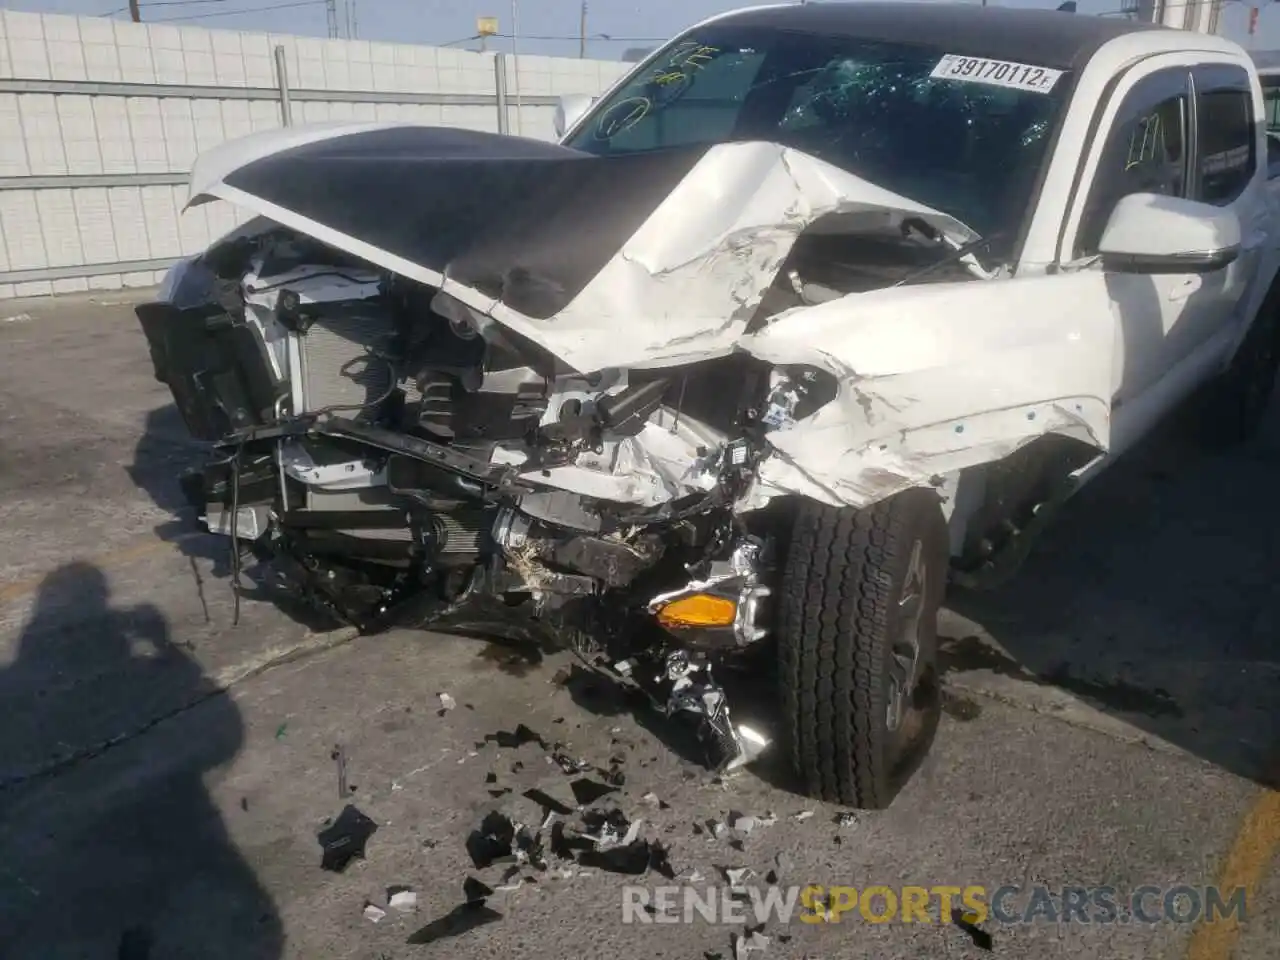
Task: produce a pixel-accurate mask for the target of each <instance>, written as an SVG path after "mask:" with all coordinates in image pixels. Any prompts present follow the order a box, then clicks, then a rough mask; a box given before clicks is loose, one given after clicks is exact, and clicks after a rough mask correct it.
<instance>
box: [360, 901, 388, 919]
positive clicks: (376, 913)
mask: <svg viewBox="0 0 1280 960" xmlns="http://www.w3.org/2000/svg"><path fill="white" fill-rule="evenodd" d="M386 915H387V911H385V910H383V909H382V908H381V907H380V906H378V905H377V904H376V903H366V904H365V905H364V918H365V919H366V920H370V921H372V922H373V923H377V922H378V921H379V920H381V919H382V918H383V917H385V916H386Z"/></svg>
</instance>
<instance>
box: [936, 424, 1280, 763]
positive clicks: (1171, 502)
mask: <svg viewBox="0 0 1280 960" xmlns="http://www.w3.org/2000/svg"><path fill="white" fill-rule="evenodd" d="M1278 425H1280V424H1278V422H1277V419H1276V418H1275V417H1274V416H1273V417H1272V418H1271V420H1270V421H1269V423H1268V424H1267V425H1266V427H1265V428H1264V431H1263V433H1262V435H1261V436H1260V437H1259V438H1258V439H1257V440H1255V441H1254V442H1252V443H1250V444H1249V445H1247V446H1244V447H1241V448H1238V449H1236V450H1233V451H1230V452H1224V453H1213V452H1209V451H1206V450H1205V449H1203V448H1202V447H1199V446H1197V445H1196V444H1194V443H1193V442H1191V441H1189V440H1187V439H1186V438H1185V434H1183V435H1180V434H1179V433H1178V431H1177V429H1176V426H1177V425H1176V424H1171V425H1170V427H1169V428H1167V429H1165V430H1163V431H1161V435H1160V436H1157V437H1153V438H1152V439H1151V441H1150V442H1148V443H1147V444H1145V445H1144V446H1143V447H1142V448H1140V449H1137V450H1134V451H1133V452H1132V453H1131V454H1130V455H1128V456H1126V457H1125V458H1123V459H1122V460H1120V461H1118V462H1117V464H1116V465H1115V467H1113V468H1112V469H1111V470H1110V471H1109V472H1108V473H1107V474H1106V475H1104V476H1102V477H1100V478H1099V479H1098V480H1097V481H1096V482H1095V483H1094V484H1091V485H1090V486H1089V487H1087V488H1086V489H1085V490H1083V491H1082V492H1081V493H1080V495H1079V496H1078V498H1076V499H1075V500H1074V501H1073V502H1071V503H1069V504H1067V506H1066V507H1065V508H1064V511H1063V514H1062V516H1061V517H1060V518H1059V520H1058V522H1057V523H1056V525H1055V526H1054V527H1052V528H1051V529H1049V530H1048V531H1047V533H1046V535H1045V537H1044V539H1043V540H1042V541H1041V542H1039V543H1038V544H1036V546H1035V548H1034V550H1033V552H1032V554H1031V556H1030V557H1029V558H1028V560H1027V563H1026V565H1025V566H1024V567H1023V569H1022V570H1021V571H1020V572H1019V573H1018V575H1017V577H1016V578H1015V579H1014V580H1013V581H1012V582H1010V583H1009V584H1007V585H1006V586H1004V587H1002V588H1000V589H998V590H995V591H992V592H988V593H981V594H969V593H964V592H960V591H954V592H953V594H952V595H951V596H949V597H948V601H947V607H948V608H949V609H950V610H951V611H954V612H955V613H958V614H960V616H961V617H963V618H964V619H966V620H968V621H970V622H971V624H974V625H976V626H978V627H980V628H981V629H982V630H983V631H985V633H986V634H987V635H989V637H990V638H991V639H993V640H994V641H995V642H996V643H997V644H998V645H999V646H1000V647H1002V648H1003V651H1004V652H1001V651H1000V650H996V649H994V648H993V647H992V646H991V645H990V644H989V643H987V642H985V641H984V639H982V638H980V637H979V635H978V633H977V632H976V631H973V630H972V629H970V628H969V627H968V626H966V625H963V624H956V623H954V621H953V620H951V621H950V622H949V618H948V617H947V616H945V615H944V617H943V618H942V621H941V623H940V627H939V639H940V641H941V642H942V644H943V647H942V650H943V658H944V669H947V670H948V671H949V675H950V678H951V679H957V678H962V677H964V676H965V675H966V674H969V678H970V679H972V680H973V681H974V683H975V684H976V685H977V686H978V687H979V688H982V687H984V686H990V687H991V688H992V689H996V687H997V686H998V685H999V684H1000V683H1001V682H1002V681H1003V682H1005V683H1006V689H1016V687H1008V686H1007V684H1009V683H1015V684H1016V683H1027V684H1031V685H1036V686H1041V687H1056V688H1058V689H1060V690H1063V691H1066V692H1067V693H1069V694H1072V695H1074V696H1075V697H1078V698H1080V699H1082V700H1083V701H1084V702H1086V703H1088V704H1089V705H1091V706H1093V707H1095V708H1098V709H1100V710H1102V711H1103V712H1104V713H1106V714H1109V715H1113V716H1115V717H1116V718H1118V719H1121V720H1123V721H1125V722H1127V723H1128V724H1131V725H1133V726H1134V727H1137V728H1138V729H1139V730H1142V731H1144V732H1146V733H1149V734H1154V735H1155V736H1157V737H1159V738H1161V739H1163V740H1166V741H1168V742H1169V743H1171V744H1173V745H1175V746H1177V747H1180V748H1182V749H1184V750H1186V751H1188V752H1190V753H1192V754H1194V755H1196V756H1198V757H1200V758H1202V759H1204V760H1206V761H1208V762H1210V763H1212V764H1215V765H1216V766H1218V767H1221V768H1222V769H1224V770H1227V771H1229V772H1231V773H1233V774H1236V775H1238V776H1241V777H1246V778H1248V779H1251V780H1254V781H1256V782H1258V783H1261V784H1265V785H1268V786H1278V785H1280V770H1278V769H1277V768H1276V767H1275V765H1274V761H1275V756H1276V746H1277V743H1280V696H1277V692H1276V691H1277V685H1278V683H1280V577H1277V571H1278V570H1280V511H1277V510H1276V509H1274V507H1273V506H1272V504H1273V503H1274V500H1275V497H1276V492H1277V489H1280V430H1278V429H1277V427H1278ZM1006 654H1007V655H1006ZM1009 678H1012V679H1011V680H1010V679H1009Z"/></svg>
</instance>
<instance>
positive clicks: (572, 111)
mask: <svg viewBox="0 0 1280 960" xmlns="http://www.w3.org/2000/svg"><path fill="white" fill-rule="evenodd" d="M595 102H596V98H595V97H592V96H588V95H587V94H585V93H569V94H565V95H564V96H563V97H558V98H557V99H556V119H555V124H556V137H557V138H559V137H563V136H564V134H565V131H566V130H568V129H569V128H570V127H572V126H573V125H574V124H575V123H577V122H578V121H579V120H581V119H582V118H583V116H585V115H586V112H587V111H588V110H590V109H591V105H592V104H593V103H595Z"/></svg>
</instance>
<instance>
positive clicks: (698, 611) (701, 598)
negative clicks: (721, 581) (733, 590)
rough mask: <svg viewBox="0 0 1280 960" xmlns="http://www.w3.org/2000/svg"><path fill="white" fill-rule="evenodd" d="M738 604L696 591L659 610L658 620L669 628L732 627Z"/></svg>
mask: <svg viewBox="0 0 1280 960" xmlns="http://www.w3.org/2000/svg"><path fill="white" fill-rule="evenodd" d="M737 613H738V605H737V604H736V603H734V602H733V601H732V600H726V599H725V598H724V597H713V596H710V595H708V594H705V593H695V594H694V595H693V596H690V597H681V598H680V599H679V600H673V601H671V603H668V604H667V605H666V606H665V607H663V608H662V609H661V610H659V611H658V622H659V623H660V624H662V625H663V626H664V627H667V628H669V629H680V628H682V627H683V628H686V629H687V628H689V627H731V626H733V621H734V619H735V617H736V616H737Z"/></svg>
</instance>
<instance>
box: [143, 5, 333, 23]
mask: <svg viewBox="0 0 1280 960" xmlns="http://www.w3.org/2000/svg"><path fill="white" fill-rule="evenodd" d="M327 2H328V0H294V2H292V3H275V4H271V5H270V6H266V7H244V8H241V9H238V10H218V11H215V12H214V13H193V14H190V15H188V16H185V17H161V18H159V19H157V20H148V21H147V22H148V23H173V22H174V21H177V20H208V19H210V18H211V17H234V16H237V15H238V14H242V13H268V12H270V11H272V10H292V9H295V8H296V7H320V6H324V5H325V3H327Z"/></svg>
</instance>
